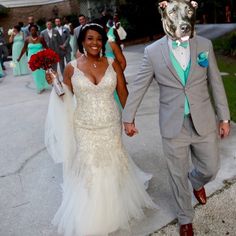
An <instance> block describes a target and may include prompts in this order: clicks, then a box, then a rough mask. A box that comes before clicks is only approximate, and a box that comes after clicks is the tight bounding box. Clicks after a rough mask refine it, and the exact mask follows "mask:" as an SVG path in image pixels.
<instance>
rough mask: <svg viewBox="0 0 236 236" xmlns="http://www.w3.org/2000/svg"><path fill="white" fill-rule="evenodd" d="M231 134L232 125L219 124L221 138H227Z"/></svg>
mask: <svg viewBox="0 0 236 236" xmlns="http://www.w3.org/2000/svg"><path fill="white" fill-rule="evenodd" d="M229 132H230V124H229V123H225V122H223V121H221V122H220V124H219V135H220V137H221V138H226V137H227V136H228V135H229Z"/></svg>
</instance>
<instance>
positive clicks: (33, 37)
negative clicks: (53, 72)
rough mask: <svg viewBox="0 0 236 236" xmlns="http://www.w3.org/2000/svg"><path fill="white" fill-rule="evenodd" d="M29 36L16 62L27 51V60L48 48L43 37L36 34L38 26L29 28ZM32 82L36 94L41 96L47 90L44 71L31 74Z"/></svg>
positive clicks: (39, 70)
mask: <svg viewBox="0 0 236 236" xmlns="http://www.w3.org/2000/svg"><path fill="white" fill-rule="evenodd" d="M29 31H30V36H29V37H27V38H26V40H25V43H24V47H23V48H22V50H21V54H20V56H19V58H18V59H17V61H18V62H19V61H20V60H21V58H22V56H23V55H24V53H25V52H26V50H28V60H29V59H30V57H31V56H32V55H34V54H36V53H37V52H39V51H42V50H43V49H44V48H48V46H47V44H46V42H45V40H44V38H43V37H41V36H39V34H38V26H37V25H31V26H30V27H29ZM32 75H33V78H34V82H35V85H36V89H37V93H38V94H41V93H42V92H43V91H44V90H45V89H47V88H49V85H48V83H47V81H46V78H45V77H46V75H45V70H43V69H38V70H35V71H33V72H32Z"/></svg>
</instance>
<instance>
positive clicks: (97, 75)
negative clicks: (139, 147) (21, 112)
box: [45, 23, 156, 236]
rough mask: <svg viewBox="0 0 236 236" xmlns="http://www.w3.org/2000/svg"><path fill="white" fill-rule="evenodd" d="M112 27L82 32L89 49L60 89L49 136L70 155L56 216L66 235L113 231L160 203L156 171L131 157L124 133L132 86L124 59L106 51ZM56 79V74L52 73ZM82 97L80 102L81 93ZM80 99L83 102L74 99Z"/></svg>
mask: <svg viewBox="0 0 236 236" xmlns="http://www.w3.org/2000/svg"><path fill="white" fill-rule="evenodd" d="M106 40H107V36H106V32H105V31H104V29H103V28H102V26H100V25H98V24H95V23H90V24H86V25H85V26H84V27H83V28H82V31H81V33H80V38H79V50H80V52H81V53H83V55H82V56H81V57H79V58H78V59H77V60H74V61H72V62H71V63H70V64H68V65H67V66H66V68H65V72H64V78H63V86H64V89H65V91H66V93H65V95H64V96H63V98H62V99H61V98H60V97H58V96H57V95H56V93H55V91H54V90H52V93H51V96H50V102H49V108H48V115H47V121H46V133H45V143H46V146H47V149H48V151H49V153H50V155H51V156H52V157H53V159H54V160H55V161H56V162H63V177H64V181H63V185H62V189H63V199H62V203H61V206H60V207H59V209H58V211H57V213H56V215H55V217H54V219H53V224H54V225H56V226H57V227H58V232H59V233H63V234H64V235H66V236H88V235H89V236H91V235H93V236H95V235H96V236H98V235H99V236H101V235H102V236H105V235H108V234H109V233H111V232H114V231H116V230H118V229H128V228H129V222H130V220H131V219H141V218H142V217H144V212H143V209H144V208H153V209H154V208H156V205H155V203H154V202H153V201H152V200H151V198H150V196H149V195H148V194H147V192H146V191H145V183H147V182H148V180H150V179H151V177H152V176H151V175H149V174H146V173H144V172H142V171H141V170H140V169H139V168H138V167H137V166H136V165H135V164H134V162H133V161H132V159H131V158H130V157H129V155H128V153H127V152H126V150H125V148H124V146H123V143H122V139H121V134H122V126H121V114H120V109H119V108H118V105H117V104H116V102H115V100H114V97H113V93H114V90H115V89H116V90H117V93H118V95H119V98H120V101H121V104H122V106H123V107H124V105H125V102H126V99H127V95H128V91H127V88H126V84H125V79H124V75H123V72H122V69H121V67H120V65H119V63H118V62H117V61H116V60H114V61H113V60H112V61H110V60H109V59H107V58H106V57H104V55H105V43H106ZM47 80H48V82H50V83H51V82H52V81H51V78H50V75H47ZM74 98H75V100H76V102H75V100H74ZM74 104H75V105H74Z"/></svg>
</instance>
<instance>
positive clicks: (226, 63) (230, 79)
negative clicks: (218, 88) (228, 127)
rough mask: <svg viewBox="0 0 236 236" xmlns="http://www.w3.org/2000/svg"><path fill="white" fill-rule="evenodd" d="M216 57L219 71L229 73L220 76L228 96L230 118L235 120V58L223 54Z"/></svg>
mask: <svg viewBox="0 0 236 236" xmlns="http://www.w3.org/2000/svg"><path fill="white" fill-rule="evenodd" d="M216 58H217V63H218V66H219V69H220V71H221V72H227V73H229V75H226V76H222V78H223V83H224V86H225V92H226V95H227V98H228V103H229V109H230V115H231V120H233V121H234V122H236V58H232V57H227V56H223V55H216Z"/></svg>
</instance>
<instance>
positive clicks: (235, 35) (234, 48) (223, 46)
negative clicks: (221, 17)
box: [213, 31, 236, 56]
mask: <svg viewBox="0 0 236 236" xmlns="http://www.w3.org/2000/svg"><path fill="white" fill-rule="evenodd" d="M213 45H214V49H215V50H216V51H218V52H220V53H222V54H224V55H229V56H235V55H236V31H233V32H231V33H229V34H227V35H225V36H223V37H220V38H218V39H215V40H213Z"/></svg>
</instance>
